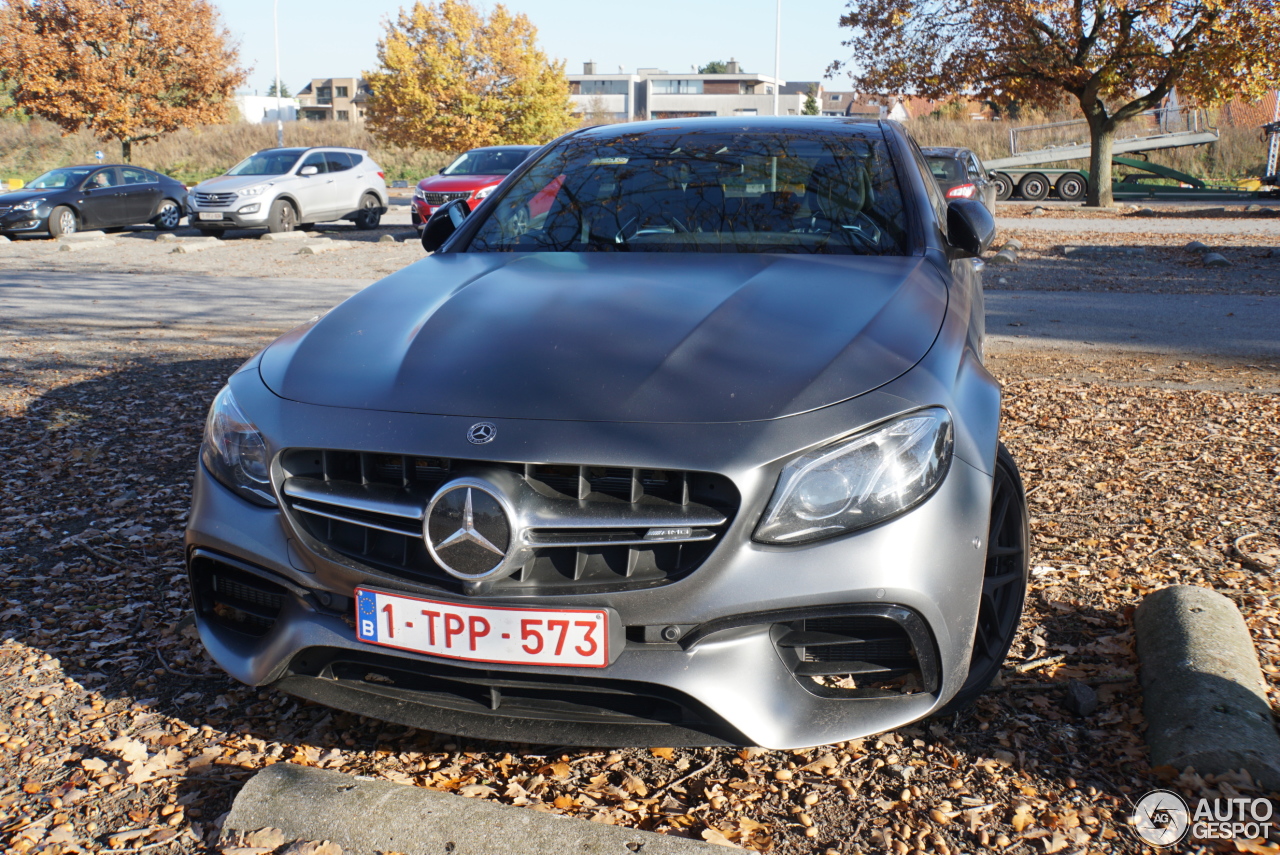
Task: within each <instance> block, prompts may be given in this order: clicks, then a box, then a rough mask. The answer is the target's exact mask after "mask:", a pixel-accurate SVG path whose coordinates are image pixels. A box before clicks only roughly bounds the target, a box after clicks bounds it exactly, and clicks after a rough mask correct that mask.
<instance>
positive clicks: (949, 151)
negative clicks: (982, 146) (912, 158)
mask: <svg viewBox="0 0 1280 855" xmlns="http://www.w3.org/2000/svg"><path fill="white" fill-rule="evenodd" d="M920 153H921V154H923V155H924V156H925V157H962V156H964V155H966V154H968V153H969V149H967V148H960V147H959V146H949V145H931V146H924V147H922V148H921V149H920Z"/></svg>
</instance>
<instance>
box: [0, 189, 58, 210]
mask: <svg viewBox="0 0 1280 855" xmlns="http://www.w3.org/2000/svg"><path fill="white" fill-rule="evenodd" d="M65 192H67V191H66V189H65V188H61V187H57V188H53V189H51V190H14V191H13V192H12V193H0V208H7V207H9V206H10V205H18V204H20V203H22V202H25V201H27V200H28V199H48V198H49V197H50V196H60V195H62V194H63V193H65Z"/></svg>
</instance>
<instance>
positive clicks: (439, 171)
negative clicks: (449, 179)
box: [436, 166, 449, 175]
mask: <svg viewBox="0 0 1280 855" xmlns="http://www.w3.org/2000/svg"><path fill="white" fill-rule="evenodd" d="M448 168H449V167H447V166H442V167H440V169H439V170H437V172H436V175H444V171H445V170H446V169H448Z"/></svg>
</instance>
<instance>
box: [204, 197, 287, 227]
mask: <svg viewBox="0 0 1280 855" xmlns="http://www.w3.org/2000/svg"><path fill="white" fill-rule="evenodd" d="M250 204H254V203H252V202H248V201H246V202H244V203H242V204H241V205H240V207H245V206H246V205H250ZM257 204H258V210H257V211H254V212H253V213H251V214H249V213H244V214H242V213H240V212H239V211H238V210H237V211H232V210H230V209H228V208H199V207H196V206H195V205H192V204H191V203H188V204H187V222H188V223H189V224H190V225H191V227H192V228H198V229H261V228H266V226H267V217H268V215H269V214H270V212H271V203H270V202H269V201H268V202H260V203H257ZM202 214H204V215H206V216H217V217H218V219H216V220H212V219H203V218H202V217H201V215H202Z"/></svg>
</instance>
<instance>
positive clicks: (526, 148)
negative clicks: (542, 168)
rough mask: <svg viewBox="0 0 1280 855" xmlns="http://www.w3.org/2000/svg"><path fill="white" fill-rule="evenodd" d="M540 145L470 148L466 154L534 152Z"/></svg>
mask: <svg viewBox="0 0 1280 855" xmlns="http://www.w3.org/2000/svg"><path fill="white" fill-rule="evenodd" d="M540 148H542V146H540V145H482V146H480V147H479V148H469V149H467V151H466V153H467V154H470V153H471V152H473V151H534V150H536V149H540Z"/></svg>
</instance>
